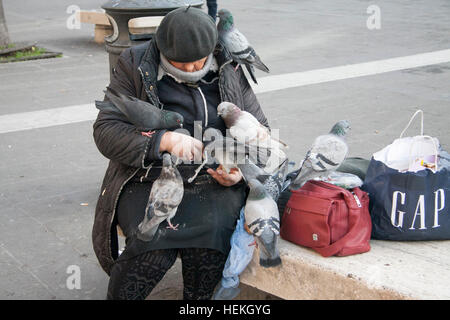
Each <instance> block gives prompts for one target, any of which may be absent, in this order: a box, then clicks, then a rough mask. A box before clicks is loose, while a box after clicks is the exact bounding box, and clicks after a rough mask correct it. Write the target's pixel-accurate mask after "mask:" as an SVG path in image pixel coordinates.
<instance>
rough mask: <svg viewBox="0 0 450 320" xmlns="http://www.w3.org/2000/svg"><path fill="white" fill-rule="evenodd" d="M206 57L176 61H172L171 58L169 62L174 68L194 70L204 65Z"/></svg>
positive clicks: (186, 70)
mask: <svg viewBox="0 0 450 320" xmlns="http://www.w3.org/2000/svg"><path fill="white" fill-rule="evenodd" d="M207 58H208V57H204V58H202V59H200V60H197V61H193V62H176V61H172V60H169V62H170V64H171V65H173V66H174V67H175V68H177V69H180V70H182V71H184V72H194V71H199V70H202V69H203V66H204V65H205V62H206V59H207Z"/></svg>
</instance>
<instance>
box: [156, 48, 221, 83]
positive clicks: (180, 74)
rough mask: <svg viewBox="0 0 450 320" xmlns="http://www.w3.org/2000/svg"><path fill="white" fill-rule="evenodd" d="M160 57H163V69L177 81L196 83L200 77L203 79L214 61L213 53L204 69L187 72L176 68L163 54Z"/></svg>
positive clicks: (161, 64) (161, 63)
mask: <svg viewBox="0 0 450 320" xmlns="http://www.w3.org/2000/svg"><path fill="white" fill-rule="evenodd" d="M160 59H161V62H160V66H161V68H162V69H163V71H164V72H165V73H167V74H168V75H170V76H172V78H174V79H175V80H176V81H177V82H180V83H191V84H194V83H197V82H198V81H200V79H202V78H203V77H204V76H205V75H206V74H207V73H208V71H209V70H210V68H211V64H212V61H213V55H212V53H211V54H210V55H209V56H208V58H207V59H206V61H205V65H204V66H203V68H202V70H198V71H194V72H186V71H182V70H180V69H177V68H175V67H174V66H173V65H171V64H170V62H169V61H168V60H167V59H166V57H164V56H163V55H162V54H160Z"/></svg>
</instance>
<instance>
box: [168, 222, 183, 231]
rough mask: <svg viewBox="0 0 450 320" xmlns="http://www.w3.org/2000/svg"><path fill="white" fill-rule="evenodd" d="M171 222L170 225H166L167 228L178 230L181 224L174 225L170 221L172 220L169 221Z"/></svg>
mask: <svg viewBox="0 0 450 320" xmlns="http://www.w3.org/2000/svg"><path fill="white" fill-rule="evenodd" d="M167 222H168V223H169V225H168V226H167V227H166V228H167V229H172V230H178V226H179V225H180V224H177V225H176V226H174V225H173V224H172V223H170V221H167Z"/></svg>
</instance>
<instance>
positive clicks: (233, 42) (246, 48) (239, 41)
mask: <svg viewBox="0 0 450 320" xmlns="http://www.w3.org/2000/svg"><path fill="white" fill-rule="evenodd" d="M218 16H219V23H218V24H217V31H218V32H219V42H220V43H221V44H222V45H223V46H224V47H225V48H226V49H227V50H228V51H229V52H230V54H231V57H232V58H233V60H234V61H235V62H237V66H236V69H235V70H237V67H238V66H239V65H241V64H243V65H244V66H245V67H246V69H247V71H248V73H249V74H250V76H251V77H252V80H253V82H255V83H256V84H257V83H258V82H257V81H256V77H255V69H254V67H256V68H258V69H260V70H262V71H264V72H269V68H267V66H266V65H265V64H264V63H263V62H262V61H261V59H260V57H259V56H258V55H257V54H256V52H255V50H254V49H253V48H252V46H251V45H250V43H249V42H248V40H247V38H246V37H245V36H244V35H243V34H242V33H241V32H240V31H239V30H238V29H237V28H236V27H235V26H234V19H233V15H232V14H231V12H230V11H228V10H226V9H221V10H219V15H218Z"/></svg>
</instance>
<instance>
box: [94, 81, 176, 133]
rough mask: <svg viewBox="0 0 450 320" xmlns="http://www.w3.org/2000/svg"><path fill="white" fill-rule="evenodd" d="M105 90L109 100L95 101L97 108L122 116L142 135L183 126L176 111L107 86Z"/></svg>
mask: <svg viewBox="0 0 450 320" xmlns="http://www.w3.org/2000/svg"><path fill="white" fill-rule="evenodd" d="M104 92H105V95H106V97H107V98H108V99H109V101H95V106H96V107H97V109H99V110H104V111H109V112H114V113H117V114H119V115H121V116H124V117H125V119H127V120H128V121H129V122H130V123H132V124H133V125H134V126H135V127H136V128H137V129H138V130H139V131H141V133H142V135H143V136H147V137H151V136H152V134H153V133H154V131H153V130H157V129H176V128H182V127H183V120H184V119H183V116H182V115H181V114H179V113H178V112H173V111H167V110H161V109H159V108H157V107H155V106H154V105H152V104H150V103H148V102H146V101H143V100H139V99H137V98H135V97H131V96H127V95H124V94H122V93H120V92H117V91H116V90H114V89H113V88H111V87H108V88H107V90H106V91H104Z"/></svg>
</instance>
